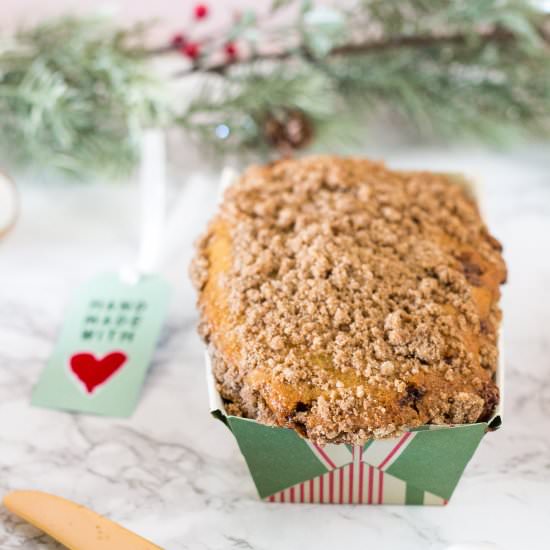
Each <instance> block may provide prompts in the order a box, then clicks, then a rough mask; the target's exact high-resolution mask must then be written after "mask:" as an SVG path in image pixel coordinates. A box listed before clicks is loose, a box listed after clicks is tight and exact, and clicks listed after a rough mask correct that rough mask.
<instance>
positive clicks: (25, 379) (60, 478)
mask: <svg viewBox="0 0 550 550" xmlns="http://www.w3.org/2000/svg"><path fill="white" fill-rule="evenodd" d="M371 154H373V155H374V156H377V157H380V156H383V157H385V158H386V159H387V160H388V162H389V163H390V164H392V165H393V166H396V167H397V166H399V167H407V168H409V167H411V168H431V169H436V170H451V171H454V170H456V171H462V172H466V173H467V174H470V175H471V176H472V177H473V178H474V179H475V180H476V181H478V182H479V183H480V186H481V191H480V192H481V195H482V198H483V205H484V210H485V212H486V216H487V219H488V220H489V224H490V226H491V229H492V231H493V232H494V233H495V234H496V235H497V236H498V237H499V238H500V239H501V240H502V241H503V243H504V245H505V253H506V258H507V261H508V264H509V270H510V277H509V283H508V285H507V286H506V288H505V290H504V295H503V307H504V312H505V325H504V331H503V338H504V340H505V348H506V357H505V368H506V387H505V404H504V427H503V428H502V429H501V430H500V431H498V432H496V433H494V434H489V435H488V436H487V437H486V438H485V439H484V440H483V441H482V444H481V447H480V449H479V451H478V453H477V454H476V455H475V457H474V459H473V460H472V462H471V463H470V464H469V466H468V468H467V471H466V474H465V476H464V478H463V480H462V481H461V483H460V485H459V486H458V488H457V490H456V492H455V494H454V496H453V499H452V500H451V503H450V504H449V505H448V506H447V507H445V508H427V507H426V508H421V507H419V508H416V507H391V506H388V507H368V506H362V507H350V506H313V505H302V506H291V505H277V504H264V503H261V502H259V501H258V500H257V498H256V495H255V490H254V487H253V485H252V482H251V480H250V478H249V476H248V473H247V470H246V467H245V464H244V462H243V460H242V458H241V456H240V454H239V452H238V450H237V447H236V445H235V442H234V440H233V438H232V437H231V435H230V434H229V432H228V431H226V429H225V428H224V426H223V425H222V424H221V423H219V422H216V421H214V420H213V419H211V418H210V416H209V414H208V404H207V396H206V384H205V381H204V374H203V363H202V346H201V344H200V341H199V339H198V337H197V336H196V334H195V328H194V325H195V320H196V317H195V313H194V307H193V304H194V297H193V294H192V291H191V288H190V285H189V283H188V281H187V278H186V270H187V262H188V260H189V257H190V243H191V241H192V237H194V236H195V235H196V234H197V233H198V231H200V230H201V228H202V225H203V222H204V219H205V218H206V216H207V213H208V212H210V211H211V209H212V207H213V204H214V202H215V183H214V182H213V181H204V182H203V183H204V186H205V189H206V190H207V191H209V190H210V191H211V192H206V193H203V194H202V197H203V202H202V203H201V204H199V205H197V204H192V205H191V204H190V224H189V226H188V227H187V229H186V237H185V239H183V241H182V243H181V247H180V250H179V252H178V254H175V255H172V256H171V257H170V258H169V260H168V263H167V264H166V265H165V267H164V273H165V274H166V276H167V277H168V278H169V279H170V280H171V281H172V282H173V284H174V287H175V294H174V300H173V304H172V308H171V311H170V315H169V318H168V321H167V324H166V327H165V329H164V331H163V334H162V336H161V341H160V345H159V347H158V350H157V352H156V354H155V358H154V361H153V365H152V368H151V370H150V372H149V375H148V378H147V382H146V385H145V387H144V391H143V395H142V398H141V401H140V403H139V406H138V409H137V410H136V412H135V414H134V415H133V416H132V417H131V418H130V419H109V418H96V417H92V416H84V415H74V414H67V413H63V412H56V411H50V410H45V409H37V408H32V407H31V406H30V405H29V396H30V392H31V389H32V387H33V385H34V384H35V382H36V380H37V379H38V376H39V374H40V372H41V369H42V368H43V367H44V363H45V361H46V359H47V357H48V354H49V353H50V351H51V349H52V345H53V342H54V339H55V337H56V333H57V330H58V328H59V325H60V322H61V319H62V317H63V310H64V307H65V305H66V303H67V300H68V299H69V297H70V295H71V293H72V292H73V291H74V289H75V288H77V287H78V285H79V284H80V283H82V282H84V281H85V280H86V279H88V278H89V277H90V276H92V275H93V274H95V273H97V272H98V271H101V270H105V269H110V268H113V267H119V266H120V265H121V264H123V263H127V262H129V261H131V260H132V258H133V254H134V253H135V248H136V243H135V234H136V218H135V216H136V213H137V197H136V196H135V188H134V187H132V186H131V185H121V186H117V187H113V186H107V185H94V186H87V187H81V186H80V187H79V186H63V185H55V184H50V185H48V186H47V187H46V186H40V185H36V184H32V182H31V183H26V184H25V185H24V186H22V187H21V194H22V212H21V217H20V219H19V222H18V225H17V226H16V228H15V230H14V231H13V233H12V234H10V235H9V236H8V237H7V238H6V239H4V240H3V241H1V242H0V491H1V492H2V493H4V492H6V491H7V490H9V489H15V488H34V489H41V490H45V491H50V492H52V493H56V494H59V495H62V496H66V497H68V498H71V499H73V500H75V501H78V502H81V503H83V504H85V505H88V506H90V507H91V508H93V509H94V510H96V511H98V512H100V513H103V514H106V515H107V516H109V517H111V518H112V519H114V520H117V521H120V522H121V523H123V524H124V525H125V526H127V527H128V528H130V529H133V530H135V531H137V532H138V533H140V534H142V535H143V536H145V537H148V538H150V539H151V540H153V541H155V542H156V543H157V544H159V545H161V546H163V547H166V548H167V549H174V550H183V549H189V550H218V549H219V550H221V549H255V550H267V549H278V548H281V549H282V548H284V549H294V548H296V549H300V550H302V549H303V548H308V547H313V546H316V547H317V548H326V549H329V548H337V547H342V546H343V545H355V546H360V547H365V548H367V547H373V548H377V549H381V550H383V549H386V548H387V549H394V548H406V549H412V550H416V549H418V550H420V549H434V550H442V549H444V548H446V547H447V546H448V545H450V544H453V543H460V542H463V543H464V542H490V543H494V544H496V545H498V547H499V548H502V549H505V550H516V549H519V548H529V549H534V550H537V549H541V550H542V549H545V548H548V535H547V533H548V519H549V517H548V509H549V508H548V506H549V501H550V421H549V420H550V155H548V154H547V147H543V146H538V147H532V148H529V149H521V150H517V151H512V152H507V153H504V152H502V153H496V152H493V153H488V152H485V153H482V152H475V151H456V150H455V151H443V150H435V149H434V150H427V149H418V150H412V149H401V150H398V151H387V150H386V151H384V150H375V149H374V148H372V150H371ZM191 212H192V216H191ZM0 547H1V548H2V549H3V550H20V549H28V550H35V549H53V548H57V546H56V545H55V543H53V542H52V541H51V539H49V538H48V537H46V536H44V535H42V534H41V533H40V532H39V531H37V530H36V529H34V528H32V527H31V526H28V525H27V524H25V523H23V522H21V521H19V520H18V519H16V518H14V517H13V516H11V515H10V514H8V513H7V512H6V511H5V510H4V509H1V508H0Z"/></svg>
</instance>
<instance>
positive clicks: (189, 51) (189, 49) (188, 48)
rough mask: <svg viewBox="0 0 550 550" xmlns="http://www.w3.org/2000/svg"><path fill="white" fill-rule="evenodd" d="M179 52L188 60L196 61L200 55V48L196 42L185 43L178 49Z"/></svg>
mask: <svg viewBox="0 0 550 550" xmlns="http://www.w3.org/2000/svg"><path fill="white" fill-rule="evenodd" d="M180 52H181V53H182V54H183V55H186V56H187V57H189V59H197V57H199V54H200V46H199V44H197V42H187V43H186V44H184V45H183V46H182V47H181V48H180Z"/></svg>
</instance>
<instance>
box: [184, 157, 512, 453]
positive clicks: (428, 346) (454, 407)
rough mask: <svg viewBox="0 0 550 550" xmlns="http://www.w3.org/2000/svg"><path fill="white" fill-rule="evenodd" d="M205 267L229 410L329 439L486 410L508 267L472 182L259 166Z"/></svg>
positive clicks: (209, 326) (288, 163) (199, 268)
mask: <svg viewBox="0 0 550 550" xmlns="http://www.w3.org/2000/svg"><path fill="white" fill-rule="evenodd" d="M192 276H193V280H194V283H195V285H196V287H197V288H198V289H199V291H200V296H199V307H200V310H201V327H200V332H201V334H202V336H203V337H204V338H205V340H206V341H207V342H208V343H209V345H210V349H211V352H212V356H213V362H214V373H215V377H216V380H217V383H218V389H219V391H220V393H221V395H222V397H223V398H224V400H225V403H226V408H227V411H228V412H229V413H230V414H235V415H241V416H245V417H249V418H256V419H257V420H259V421H260V422H265V423H268V424H275V425H280V426H286V427H291V428H294V429H296V430H297V431H299V432H300V433H301V434H302V435H304V436H306V437H308V438H309V439H311V440H313V441H316V442H319V443H326V442H346V443H360V442H363V441H365V440H366V439H369V438H372V437H376V438H380V437H390V436H395V435H396V433H398V432H400V431H402V430H404V429H406V428H410V427H414V426H418V425H422V424H426V423H436V424H443V423H470V422H476V421H478V420H486V419H488V418H489V416H490V415H491V413H492V411H493V410H494V407H495V405H496V403H497V402H498V388H497V387H496V385H495V382H494V373H495V370H496V366H497V359H498V353H497V334H498V327H499V323H500V316H501V314H500V310H499V308H498V299H499V295H500V292H499V285H500V284H501V283H503V282H504V280H505V277H506V268H505V265H504V262H503V259H502V256H501V247H500V245H499V243H498V242H497V241H496V240H495V239H494V238H493V237H492V236H491V235H490V234H489V233H488V231H487V228H486V226H485V224H484V223H483V221H482V220H481V218H480V215H479V212H478V208H477V206H476V202H475V200H474V199H473V197H472V196H471V194H470V192H469V191H468V189H467V187H466V186H465V185H464V183H463V182H462V181H460V178H458V177H456V176H449V175H443V174H434V173H429V172H400V171H392V170H389V169H387V168H386V167H385V166H384V165H383V164H379V163H374V162H371V161H367V160H361V159H350V158H337V157H310V158H306V159H302V160H284V161H279V162H276V163H272V164H270V165H267V166H263V167H253V168H251V169H249V170H248V171H247V172H246V173H245V174H244V176H243V177H242V178H241V179H240V180H239V181H238V182H237V183H235V184H234V185H232V186H231V187H230V188H229V189H228V190H227V191H226V193H225V198H224V201H223V203H222V205H221V208H220V211H219V213H218V215H217V216H216V217H215V218H214V220H213V221H212V222H211V224H210V226H209V229H208V231H207V233H206V234H205V235H204V237H203V238H202V239H201V241H200V242H199V246H198V253H197V256H196V258H195V260H194V262H193V265H192Z"/></svg>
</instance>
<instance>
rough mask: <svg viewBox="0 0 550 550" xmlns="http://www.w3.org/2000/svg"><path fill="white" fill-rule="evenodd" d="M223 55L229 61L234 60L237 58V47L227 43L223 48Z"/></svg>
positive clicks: (233, 43) (232, 43)
mask: <svg viewBox="0 0 550 550" xmlns="http://www.w3.org/2000/svg"><path fill="white" fill-rule="evenodd" d="M224 50H225V53H226V54H227V57H229V58H230V59H235V58H236V57H237V45H236V44H235V42H228V43H227V44H226V45H225V46H224Z"/></svg>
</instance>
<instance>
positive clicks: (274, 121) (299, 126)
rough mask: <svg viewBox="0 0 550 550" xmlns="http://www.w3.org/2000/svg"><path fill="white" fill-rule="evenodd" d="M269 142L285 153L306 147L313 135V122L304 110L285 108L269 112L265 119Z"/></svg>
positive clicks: (265, 132)
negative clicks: (276, 111) (277, 111)
mask: <svg viewBox="0 0 550 550" xmlns="http://www.w3.org/2000/svg"><path fill="white" fill-rule="evenodd" d="M263 134H264V136H265V139H266V141H267V143H269V144H270V145H271V146H272V147H274V148H275V149H277V150H278V151H279V152H280V153H282V154H283V155H290V154H292V152H293V151H295V150H297V149H301V148H303V147H305V146H306V145H307V144H308V143H309V142H310V141H311V138H312V137H313V124H312V122H311V120H310V119H309V118H308V117H307V116H306V114H305V113H304V112H303V111H300V110H299V109H284V110H283V111H281V112H279V113H273V112H271V113H268V114H267V115H266V117H265V119H264V121H263Z"/></svg>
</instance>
